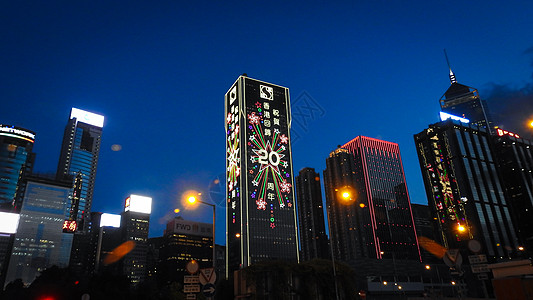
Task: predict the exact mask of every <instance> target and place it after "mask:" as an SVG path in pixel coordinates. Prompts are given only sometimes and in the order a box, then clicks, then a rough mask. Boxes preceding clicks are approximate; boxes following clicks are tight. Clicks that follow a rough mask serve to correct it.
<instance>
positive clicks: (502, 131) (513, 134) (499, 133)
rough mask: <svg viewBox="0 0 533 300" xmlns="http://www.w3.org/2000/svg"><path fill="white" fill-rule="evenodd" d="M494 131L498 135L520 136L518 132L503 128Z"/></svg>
mask: <svg viewBox="0 0 533 300" xmlns="http://www.w3.org/2000/svg"><path fill="white" fill-rule="evenodd" d="M496 132H497V133H498V136H504V135H508V136H512V137H515V138H517V139H519V138H520V136H519V135H518V134H516V133H512V132H509V131H507V130H503V129H500V128H498V129H496Z"/></svg>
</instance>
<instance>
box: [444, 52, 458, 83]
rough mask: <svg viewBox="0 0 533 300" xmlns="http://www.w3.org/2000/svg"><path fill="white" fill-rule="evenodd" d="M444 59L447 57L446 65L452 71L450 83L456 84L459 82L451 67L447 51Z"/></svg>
mask: <svg viewBox="0 0 533 300" xmlns="http://www.w3.org/2000/svg"><path fill="white" fill-rule="evenodd" d="M444 57H446V63H447V64H448V69H450V82H451V83H452V84H454V83H456V82H457V79H455V74H453V71H452V67H450V61H449V60H448V54H447V53H446V49H444Z"/></svg>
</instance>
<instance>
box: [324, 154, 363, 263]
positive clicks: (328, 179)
mask: <svg viewBox="0 0 533 300" xmlns="http://www.w3.org/2000/svg"><path fill="white" fill-rule="evenodd" d="M339 147H340V146H339ZM323 174H324V189H325V194H326V210H327V217H328V225H329V226H328V227H329V239H330V243H331V249H332V251H333V255H334V257H335V259H337V260H341V261H344V262H350V261H354V260H355V259H356V258H358V257H365V256H366V257H368V252H367V251H366V248H365V247H362V245H363V243H364V241H363V240H362V239H363V235H362V232H361V230H354V229H358V228H360V227H361V226H362V224H360V220H361V216H360V214H361V212H360V210H357V207H356V206H355V204H354V203H345V201H344V199H343V198H342V195H340V193H339V190H343V189H347V191H350V192H354V193H355V192H356V191H357V187H355V182H356V181H355V163H354V161H353V156H352V155H351V154H350V152H349V151H348V150H346V149H343V148H337V149H336V150H334V151H333V152H331V153H330V154H329V157H328V158H327V159H326V169H325V170H324V173H323ZM350 187H351V188H350Z"/></svg>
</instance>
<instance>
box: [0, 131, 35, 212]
mask: <svg viewBox="0 0 533 300" xmlns="http://www.w3.org/2000/svg"><path fill="white" fill-rule="evenodd" d="M34 142H35V133H34V132H32V131H29V130H27V129H24V128H20V127H15V126H11V125H0V211H13V212H18V211H20V207H21V200H22V196H23V194H24V190H23V188H24V186H23V185H22V179H23V178H24V176H25V175H27V174H31V171H32V168H33V163H34V161H35V154H34V153H33V152H32V148H33V143H34Z"/></svg>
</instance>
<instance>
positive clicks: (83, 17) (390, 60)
mask: <svg viewBox="0 0 533 300" xmlns="http://www.w3.org/2000/svg"><path fill="white" fill-rule="evenodd" d="M284 2H285V1H280V2H277V1H268V2H263V3H260V2H258V1H223V2H222V1H216V2H215V1H212V2H211V1H200V2H198V1H188V2H186V1H178V0H174V1H151V2H148V1H44V2H42V1H41V2H39V1H35V2H33V3H32V2H29V1H2V3H1V4H0V66H1V69H0V70H1V73H0V99H1V103H2V105H1V108H0V123H4V124H10V125H16V126H21V127H25V128H27V129H30V130H33V131H35V132H36V133H37V140H36V143H35V147H34V150H35V152H37V162H36V171H39V172H55V168H56V166H57V160H58V157H59V149H60V143H61V139H62V134H63V129H64V126H65V125H66V122H67V119H68V116H69V112H70V108H71V107H78V108H81V109H85V110H89V111H92V112H95V113H99V114H103V115H105V117H106V121H105V126H104V134H103V144H102V149H101V154H100V161H99V165H98V175H97V182H96V190H95V198H94V203H93V210H94V211H104V212H109V213H119V212H120V211H121V210H122V205H123V201H124V198H125V197H126V196H127V195H129V194H131V193H139V194H143V195H149V196H152V197H153V198H154V205H153V215H152V223H151V229H150V233H151V236H159V235H161V234H162V230H163V225H162V224H164V223H165V216H166V217H169V216H170V215H169V214H168V213H169V212H171V211H172V210H173V209H174V208H176V207H181V208H182V205H181V203H180V201H179V199H180V196H181V194H182V193H183V192H184V191H185V190H187V189H190V188H193V189H196V190H198V191H201V192H202V193H203V195H204V200H206V201H211V199H210V197H209V193H208V186H209V183H210V182H211V181H212V180H214V179H215V178H216V177H217V176H218V175H219V174H223V173H224V169H225V162H224V159H225V152H224V148H225V143H224V142H225V139H224V100H223V96H224V93H225V92H226V91H227V89H228V88H229V86H230V85H231V84H232V83H233V82H234V80H235V79H236V78H237V76H238V75H240V74H242V73H247V74H248V75H249V76H250V77H253V78H257V79H261V80H264V81H269V82H272V83H276V84H279V85H284V86H287V87H289V88H290V90H291V96H292V102H293V104H294V105H295V103H296V102H297V99H300V101H301V100H302V99H311V98H312V99H313V101H314V102H315V104H313V105H314V106H313V107H314V108H317V109H319V111H320V114H315V115H314V117H313V118H309V119H305V121H307V124H306V125H305V126H303V125H302V124H303V121H304V119H302V117H300V119H299V121H298V119H297V118H296V116H295V121H298V122H297V124H295V125H296V126H295V128H294V132H293V137H294V136H295V135H298V136H299V138H298V139H297V140H295V141H294V143H293V160H294V161H293V166H294V171H295V173H297V171H299V170H300V169H301V168H303V167H306V166H309V167H314V168H315V169H317V170H318V171H319V172H322V170H323V169H324V167H325V158H326V157H327V156H328V154H329V152H330V151H331V150H333V149H334V148H335V147H336V145H338V144H344V143H345V142H347V141H349V140H350V139H352V138H354V137H355V136H357V135H365V136H369V137H375V138H381V139H385V140H387V141H392V142H397V143H399V144H400V149H401V151H402V156H403V162H404V167H405V172H406V177H407V183H408V187H409V191H410V195H411V199H412V202H414V203H427V202H426V196H425V192H424V189H423V184H422V178H421V175H420V170H419V167H418V159H417V157H416V152H415V148H414V142H413V134H415V133H418V132H420V131H422V130H423V129H424V128H425V127H426V126H427V125H428V124H429V123H434V122H436V121H437V115H438V111H439V105H438V99H439V98H440V97H441V95H442V94H443V93H444V92H445V90H446V89H447V88H448V86H449V80H448V70H447V66H446V61H445V59H444V55H443V49H444V48H446V49H447V50H448V55H449V57H450V61H451V63H452V68H453V69H454V71H455V73H456V75H457V79H458V81H459V82H460V83H463V84H466V85H470V86H474V87H476V88H478V89H479V91H480V94H481V96H482V97H485V98H490V96H491V94H492V93H493V92H494V90H495V87H496V86H498V87H502V86H503V87H506V88H507V89H508V90H511V91H519V90H521V89H524V88H531V81H532V80H531V79H532V78H531V74H532V66H531V62H532V56H531V50H529V51H528V49H531V47H532V46H533V39H532V35H531V32H533V19H532V18H531V12H532V11H533V3H531V2H526V1H507V2H506V3H505V4H503V3H492V2H487V1H446V2H442V1H441V3H435V1H346V2H339V3H336V4H331V3H330V2H329V1H306V2H303V1H301V2H299V3H296V2H292V1H290V3H284ZM304 92H306V94H303V93H304ZM305 97H306V98H305ZM300 103H303V102H300ZM502 103H503V102H502V101H500V103H499V105H500V106H497V105H495V106H497V107H498V109H500V107H501V105H502ZM489 104H490V103H489ZM317 112H318V111H317ZM500 125H504V126H505V124H504V123H502V124H500ZM506 128H507V129H509V130H512V131H515V132H519V133H521V132H524V130H525V129H524V128H510V127H506ZM113 144H118V145H121V146H122V150H121V151H112V150H111V146H112V145H113ZM215 200H216V199H215ZM224 212H225V209H224V208H223V207H219V208H218V210H217V218H218V221H217V224H218V228H219V229H220V230H217V242H219V243H224V242H225V241H224V240H225V238H224V227H225V226H224V222H223V220H224V218H225V215H224ZM182 215H183V216H184V217H185V218H187V219H193V220H200V221H205V222H210V220H211V214H210V208H208V207H204V208H200V209H198V210H197V211H191V210H186V211H184V212H183V213H182Z"/></svg>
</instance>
